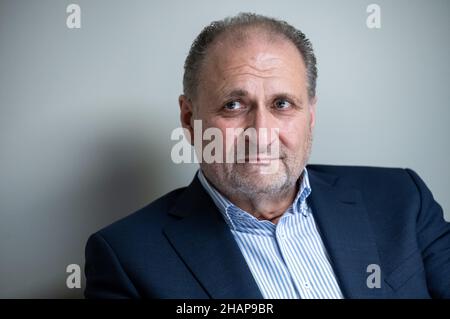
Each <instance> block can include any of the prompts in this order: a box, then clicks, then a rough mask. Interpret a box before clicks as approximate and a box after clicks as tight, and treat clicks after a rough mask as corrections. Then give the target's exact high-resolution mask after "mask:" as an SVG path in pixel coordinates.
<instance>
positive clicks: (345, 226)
mask: <svg viewBox="0 0 450 319" xmlns="http://www.w3.org/2000/svg"><path fill="white" fill-rule="evenodd" d="M308 173H309V178H310V183H311V188H312V193H311V196H310V197H309V198H308V200H309V204H310V205H311V207H312V210H313V214H314V218H315V220H316V223H317V226H318V228H319V231H320V232H321V235H322V239H323V241H324V244H325V246H326V249H327V251H328V254H329V256H330V259H331V264H332V266H333V269H334V271H335V274H336V276H337V279H338V282H339V285H340V287H341V290H342V292H343V294H344V297H346V298H430V297H435V298H450V224H449V223H446V222H445V221H444V219H443V213H442V209H441V207H440V206H439V204H437V203H436V202H435V201H434V199H433V196H432V194H431V193H430V191H429V190H428V188H427V187H426V186H425V184H424V183H423V181H422V180H421V179H420V178H419V176H417V174H416V173H414V172H413V171H411V170H408V169H406V170H405V169H387V168H373V167H371V168H370V167H346V166H324V165H310V166H308ZM370 264H377V265H379V266H380V270H381V285H380V288H369V287H368V286H367V277H368V276H369V275H370V274H371V273H370V272H367V266H368V265H370ZM85 273H86V279H87V281H86V290H85V296H86V297H87V298H262V295H261V292H260V291H259V289H258V286H257V284H256V282H255V280H254V278H253V276H252V274H251V272H250V270H249V268H248V266H247V264H246V261H245V259H244V257H243V255H242V254H241V252H240V249H239V247H238V246H237V243H236V242H235V240H234V238H233V235H232V233H231V231H230V230H229V228H228V226H227V224H226V223H225V221H224V220H223V218H222V216H221V214H220V213H219V211H218V209H217V208H216V206H215V205H214V203H213V202H212V200H211V198H210V197H209V195H208V194H207V193H206V192H205V190H204V189H203V187H202V186H201V184H200V182H199V180H198V179H197V177H195V178H194V180H193V181H192V183H191V184H190V185H189V186H188V187H185V188H181V189H177V190H174V191H172V192H170V193H168V194H166V195H165V196H163V197H161V198H159V199H158V200H156V201H154V202H153V203H151V204H149V205H148V206H146V207H144V208H142V209H141V210H139V211H137V212H136V213H134V214H131V215H130V216H128V217H126V218H124V219H122V220H120V221H118V222H115V223H113V224H112V225H110V226H108V227H106V228H104V229H102V230H100V231H99V232H97V233H95V234H93V235H92V236H91V237H90V238H89V240H88V243H87V246H86V265H85Z"/></svg>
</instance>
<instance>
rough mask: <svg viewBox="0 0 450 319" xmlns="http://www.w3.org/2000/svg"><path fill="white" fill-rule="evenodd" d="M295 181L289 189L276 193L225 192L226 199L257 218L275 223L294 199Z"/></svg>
mask: <svg viewBox="0 0 450 319" xmlns="http://www.w3.org/2000/svg"><path fill="white" fill-rule="evenodd" d="M297 188H298V186H297V183H295V185H294V186H293V187H291V188H290V189H287V190H284V191H283V192H282V193H278V194H276V195H267V194H255V195H254V196H247V194H246V195H244V194H236V193H235V194H225V195H226V196H227V197H228V199H229V200H230V201H231V202H232V203H233V204H234V205H236V206H237V207H239V208H240V209H242V210H244V211H246V212H248V213H250V214H252V215H253V216H255V217H256V218H258V219H259V220H269V221H271V222H272V223H274V224H277V223H278V221H279V220H280V218H281V216H283V214H284V212H285V211H286V210H287V209H288V208H289V206H290V205H291V204H292V202H293V201H294V199H295V196H296V194H297V191H298V189H297Z"/></svg>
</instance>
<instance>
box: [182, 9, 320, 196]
mask: <svg viewBox="0 0 450 319" xmlns="http://www.w3.org/2000/svg"><path fill="white" fill-rule="evenodd" d="M316 77H317V69H316V59H315V56H314V53H313V50H312V46H311V43H310V42H309V40H308V39H306V37H305V35H304V34H303V33H301V32H300V31H298V30H296V29H295V28H294V27H292V26H290V25H289V24H287V23H286V22H282V21H278V20H275V19H271V18H267V17H264V16H260V15H254V14H239V15H238V16H236V17H232V18H227V19H224V20H221V21H216V22H213V23H212V24H210V25H209V26H207V27H206V28H205V29H203V31H202V32H201V33H200V35H199V36H198V37H197V39H196V40H195V41H194V43H193V45H192V47H191V50H190V52H189V55H188V57H187V59H186V62H185V74H184V79H183V85H184V94H183V95H181V96H180V99H179V102H180V110H181V121H182V124H183V127H184V128H186V129H188V130H189V131H190V132H191V136H193V123H194V120H202V123H203V129H207V128H210V127H216V128H218V129H220V130H221V131H222V132H223V136H226V129H227V128H240V129H244V130H246V129H249V128H254V129H255V130H256V131H260V130H262V129H267V131H268V133H269V134H268V136H267V139H259V138H258V139H257V140H256V143H257V144H258V148H259V149H266V150H267V151H266V152H265V153H264V154H261V153H259V154H258V155H257V157H258V162H256V163H252V162H245V163H211V164H207V163H201V168H202V171H203V172H204V174H205V175H206V177H207V178H208V179H209V180H210V181H211V182H212V183H213V184H214V186H216V187H217V188H218V189H219V190H220V191H222V192H223V193H225V194H226V195H230V194H233V193H240V194H242V195H246V196H248V197H257V196H261V195H277V194H279V193H282V192H285V191H287V190H288V189H292V187H293V186H295V183H296V181H297V180H298V178H299V176H300V174H301V173H302V171H303V168H304V166H305V165H306V163H307V161H308V157H309V153H310V150H311V142H312V129H313V127H314V120H315V104H316V97H315V87H316ZM271 129H278V134H271ZM237 140H238V136H237V135H236V136H234V139H233V140H232V142H231V143H230V142H229V141H224V142H225V143H224V154H225V153H227V152H229V151H230V150H233V149H234V150H236V145H235V144H236V141H237ZM191 142H193V141H191ZM262 144H264V146H263V145H262ZM278 145H279V150H278V152H275V151H273V147H274V146H278ZM276 153H279V156H277V157H276V158H274V156H273V155H274V154H276ZM260 159H261V161H259V160H260ZM274 164H276V165H275V166H274ZM267 166H273V167H277V169H276V171H272V172H271V173H270V174H267V173H263V172H266V171H267V170H264V168H265V167H267Z"/></svg>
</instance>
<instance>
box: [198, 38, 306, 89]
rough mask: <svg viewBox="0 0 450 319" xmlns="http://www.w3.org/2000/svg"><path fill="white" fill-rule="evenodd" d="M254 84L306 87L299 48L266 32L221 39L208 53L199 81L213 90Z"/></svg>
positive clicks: (303, 66) (304, 71)
mask: <svg viewBox="0 0 450 319" xmlns="http://www.w3.org/2000/svg"><path fill="white" fill-rule="evenodd" d="M253 80H255V81H263V80H265V81H266V82H268V81H272V82H273V83H274V84H278V86H279V85H282V86H283V85H289V84H291V85H295V86H298V85H300V86H305V85H306V70H305V65H304V62H303V58H302V56H301V54H300V52H299V50H298V49H297V47H295V45H294V44H293V43H292V42H291V41H289V40H287V39H285V38H283V37H281V36H277V35H275V36H274V35H268V34H266V33H264V32H257V31H251V32H248V33H247V34H245V35H242V33H241V34H239V35H238V36H234V35H233V34H232V33H230V34H226V35H224V36H220V37H219V38H218V39H217V40H216V42H215V43H213V45H212V46H211V47H210V48H209V49H208V52H207V55H206V58H205V60H204V64H203V70H202V72H201V76H200V81H201V82H204V84H206V85H208V87H209V88H211V89H214V88H215V87H223V86H227V85H230V84H236V82H246V81H253ZM230 82H232V83H230Z"/></svg>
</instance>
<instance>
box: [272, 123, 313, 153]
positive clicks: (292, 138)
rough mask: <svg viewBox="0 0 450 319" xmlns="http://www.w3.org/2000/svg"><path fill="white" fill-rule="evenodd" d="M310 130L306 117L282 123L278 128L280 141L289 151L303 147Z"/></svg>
mask: <svg viewBox="0 0 450 319" xmlns="http://www.w3.org/2000/svg"><path fill="white" fill-rule="evenodd" d="M310 131H311V128H310V122H309V118H307V117H305V118H301V119H298V120H296V121H290V122H288V123H284V124H283V126H282V128H280V143H281V144H283V145H284V147H286V148H287V149H289V150H291V151H294V152H295V151H299V150H301V149H303V146H304V144H305V143H306V140H307V137H308V135H309V134H310Z"/></svg>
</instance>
